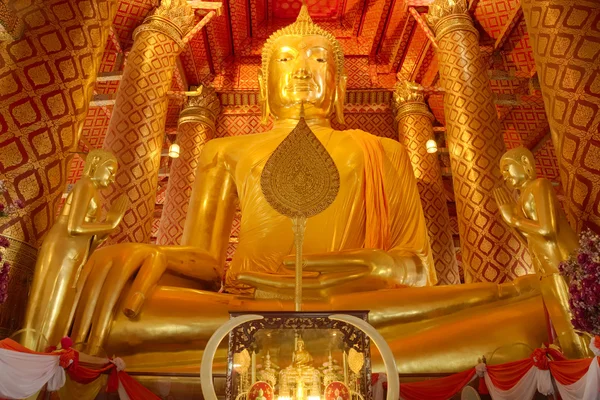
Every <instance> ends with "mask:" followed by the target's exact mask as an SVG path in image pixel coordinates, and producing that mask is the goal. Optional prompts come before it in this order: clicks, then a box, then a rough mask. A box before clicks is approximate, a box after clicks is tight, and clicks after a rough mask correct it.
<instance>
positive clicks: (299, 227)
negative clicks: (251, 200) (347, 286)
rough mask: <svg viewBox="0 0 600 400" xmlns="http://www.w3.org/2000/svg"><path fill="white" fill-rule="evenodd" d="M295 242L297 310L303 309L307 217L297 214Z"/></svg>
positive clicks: (295, 218) (293, 220)
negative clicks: (304, 244)
mask: <svg viewBox="0 0 600 400" xmlns="http://www.w3.org/2000/svg"><path fill="white" fill-rule="evenodd" d="M292 229H293V230H294V242H295V244H296V288H295V289H296V290H295V295H294V305H295V311H296V312H298V311H302V245H303V243H304V232H305V230H306V217H304V216H302V215H297V216H295V217H293V218H292Z"/></svg>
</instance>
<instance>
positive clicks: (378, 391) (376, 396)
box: [373, 373, 387, 400]
mask: <svg viewBox="0 0 600 400" xmlns="http://www.w3.org/2000/svg"><path fill="white" fill-rule="evenodd" d="M386 382H387V375H386V374H383V373H382V374H379V376H377V382H375V385H373V400H384V399H385V390H384V389H383V384H384V383H386Z"/></svg>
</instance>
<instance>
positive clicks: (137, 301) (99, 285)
mask: <svg viewBox="0 0 600 400" xmlns="http://www.w3.org/2000/svg"><path fill="white" fill-rule="evenodd" d="M166 268H167V259H166V256H165V254H164V252H163V251H162V249H161V248H160V247H159V246H153V245H150V244H144V243H121V244H117V245H113V246H107V247H103V248H100V249H98V250H96V251H95V252H94V253H92V255H91V257H90V258H89V260H88V261H87V263H86V264H85V266H84V267H83V270H82V272H81V275H80V277H79V279H78V280H77V282H76V284H77V295H76V296H77V298H76V301H75V305H74V307H76V309H75V310H76V312H75V313H72V314H71V315H74V319H75V321H74V325H73V336H74V339H75V340H76V342H82V341H86V340H87V335H88V333H89V331H90V328H91V326H92V322H93V323H94V325H99V326H98V327H97V326H94V331H102V332H104V331H106V330H107V327H104V328H103V327H102V326H103V325H108V323H109V322H110V321H111V316H112V310H114V307H115V305H116V304H117V302H118V300H119V299H120V298H121V295H122V292H123V290H124V287H125V285H126V283H127V282H128V281H129V280H130V279H131V278H132V277H133V276H134V275H135V274H136V273H137V275H136V277H135V280H134V282H133V284H132V285H131V288H130V289H129V291H128V294H127V298H126V300H125V303H124V304H125V305H124V313H125V314H126V315H127V316H129V317H131V318H132V317H134V316H136V315H137V314H138V313H139V311H140V310H141V307H142V305H143V302H144V299H145V296H146V293H147V292H148V291H149V290H151V289H152V288H153V287H154V285H156V283H157V282H158V280H159V279H160V277H161V276H162V274H163V273H164V272H165V270H166ZM105 328H106V329H105Z"/></svg>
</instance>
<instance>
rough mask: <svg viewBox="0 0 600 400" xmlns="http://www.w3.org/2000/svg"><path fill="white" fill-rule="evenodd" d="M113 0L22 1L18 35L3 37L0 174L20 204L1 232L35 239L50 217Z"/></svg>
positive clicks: (82, 115) (113, 8)
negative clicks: (22, 28)
mask: <svg viewBox="0 0 600 400" xmlns="http://www.w3.org/2000/svg"><path fill="white" fill-rule="evenodd" d="M116 5H117V2H116V1H114V0H97V1H76V0H70V1H64V0H37V1H31V2H27V4H26V5H24V6H23V7H22V8H20V9H19V10H18V11H17V16H18V17H19V18H20V19H22V21H23V22H24V24H25V31H24V34H23V36H22V38H20V39H18V40H15V41H2V42H1V43H0V171H1V172H2V174H1V175H0V179H4V180H5V181H6V183H7V185H8V189H9V192H8V194H7V198H6V199H4V200H5V201H8V200H9V197H10V198H12V199H14V200H16V199H19V200H21V201H23V203H24V204H25V207H24V208H23V209H22V210H18V212H17V214H16V216H14V217H12V218H9V219H8V221H6V222H5V221H2V222H3V224H2V225H1V226H0V231H2V232H3V233H4V234H6V235H9V236H12V237H14V238H17V239H20V240H23V241H25V242H27V243H29V244H32V245H34V246H39V244H40V243H41V240H42V238H43V237H44V234H45V233H46V232H47V231H48V229H49V228H50V227H51V226H52V224H53V223H54V218H55V215H56V209H57V206H58V205H59V203H60V200H61V196H62V194H63V191H64V189H65V186H66V182H67V174H68V167H69V162H70V159H71V156H72V153H73V152H74V151H75V149H76V148H77V143H78V142H79V134H80V129H81V124H82V122H83V120H84V118H85V116H86V113H87V110H88V104H89V101H90V98H91V96H92V90H93V84H94V82H95V80H96V72H97V71H98V68H99V65H100V59H101V56H102V52H103V51H104V46H105V42H106V38H107V36H108V31H109V28H110V23H111V22H112V19H113V16H114V14H115V12H116Z"/></svg>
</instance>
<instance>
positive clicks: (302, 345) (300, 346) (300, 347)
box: [298, 342, 304, 351]
mask: <svg viewBox="0 0 600 400" xmlns="http://www.w3.org/2000/svg"><path fill="white" fill-rule="evenodd" d="M298 350H299V351H302V350H304V342H298Z"/></svg>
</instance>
